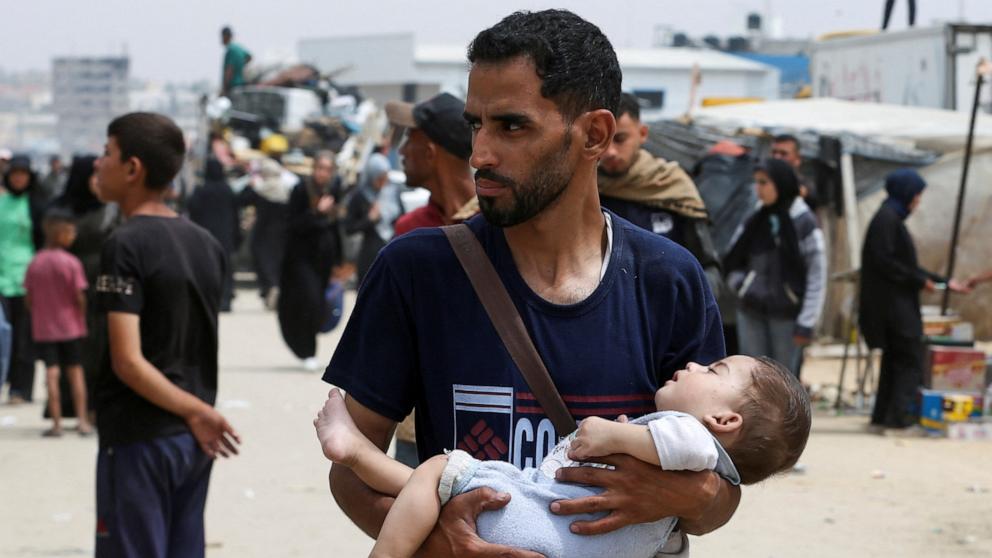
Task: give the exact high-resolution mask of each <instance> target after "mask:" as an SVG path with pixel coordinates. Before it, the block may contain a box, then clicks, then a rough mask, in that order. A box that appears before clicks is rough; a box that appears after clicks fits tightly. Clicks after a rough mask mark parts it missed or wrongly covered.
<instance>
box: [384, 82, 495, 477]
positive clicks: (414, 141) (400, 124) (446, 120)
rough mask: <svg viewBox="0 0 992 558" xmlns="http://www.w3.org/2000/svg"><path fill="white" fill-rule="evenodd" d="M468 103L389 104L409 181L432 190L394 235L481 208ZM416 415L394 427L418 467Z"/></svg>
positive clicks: (399, 455) (402, 454) (404, 453)
mask: <svg viewBox="0 0 992 558" xmlns="http://www.w3.org/2000/svg"><path fill="white" fill-rule="evenodd" d="M464 113H465V103H463V102H462V101H461V100H460V99H458V98H456V97H454V96H453V95H450V94H448V93H441V94H440V95H435V96H434V97H431V98H430V99H428V100H426V101H424V102H422V103H420V104H417V105H413V104H410V103H401V102H398V101H391V102H388V103H386V115H387V116H388V117H389V122H390V123H391V124H392V125H393V126H395V127H397V128H399V129H402V130H404V138H403V141H401V142H400V147H399V152H400V155H402V156H403V172H404V173H406V183H407V184H408V185H410V186H420V187H422V188H425V189H427V190H428V191H429V192H430V193H431V197H430V199H428V200H427V205H424V206H422V207H418V208H417V209H414V210H413V211H410V212H408V213H406V214H405V215H403V216H402V217H400V218H399V219H397V220H396V225H395V227H394V228H395V231H396V236H399V235H401V234H404V233H407V232H410V231H412V230H414V229H419V228H423V227H441V226H444V225H451V224H453V223H460V222H462V221H464V220H465V219H468V218H469V217H472V216H473V215H475V214H476V213H478V212H479V200H478V198H476V197H475V180H474V179H473V178H472V168H471V167H470V166H469V164H468V158H469V157H470V156H471V155H472V131H471V130H470V129H469V127H468V124H467V123H466V122H465V117H464V116H463V115H464ZM415 436H416V432H415V430H414V426H413V415H410V416H408V417H407V418H406V420H404V421H403V422H402V423H400V425H399V427H398V428H397V429H396V459H398V460H400V461H402V462H403V463H406V464H407V465H410V466H411V467H416V465H417V463H419V460H418V459H417V446H416V442H415Z"/></svg>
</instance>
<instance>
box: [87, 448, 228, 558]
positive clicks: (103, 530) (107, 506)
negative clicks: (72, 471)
mask: <svg viewBox="0 0 992 558" xmlns="http://www.w3.org/2000/svg"><path fill="white" fill-rule="evenodd" d="M212 466H213V460H212V459H210V458H209V457H207V455H206V454H205V453H203V451H201V450H200V446H199V445H198V444H197V443H196V439H194V438H193V435H192V434H190V433H188V432H187V433H183V434H178V435H175V436H167V437H163V438H155V439H153V440H148V441H142V442H135V443H132V444H126V445H119V446H111V447H102V448H100V454H99V457H98V458H97V466H96V503H97V504H96V515H97V526H96V558H203V556H204V546H205V544H204V540H205V539H204V537H205V535H204V529H203V508H204V507H205V505H206V502H207V487H208V485H209V483H210V470H211V467H212Z"/></svg>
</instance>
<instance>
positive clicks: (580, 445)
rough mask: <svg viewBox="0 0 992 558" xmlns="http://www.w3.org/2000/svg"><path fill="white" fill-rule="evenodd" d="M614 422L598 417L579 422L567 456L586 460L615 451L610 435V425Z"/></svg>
mask: <svg viewBox="0 0 992 558" xmlns="http://www.w3.org/2000/svg"><path fill="white" fill-rule="evenodd" d="M613 424H615V423H613V422H611V421H608V420H606V419H604V418H600V417H589V418H587V419H584V420H583V421H582V422H580V423H579V428H578V430H576V431H575V439H574V440H572V443H571V444H569V449H568V458H569V459H574V460H575V461H586V460H588V459H589V458H590V457H601V456H604V455H610V454H612V453H615V451H616V450H615V449H614V448H613V443H612V442H613V441H614V440H616V438H615V437H614V436H610V426H611V425H613Z"/></svg>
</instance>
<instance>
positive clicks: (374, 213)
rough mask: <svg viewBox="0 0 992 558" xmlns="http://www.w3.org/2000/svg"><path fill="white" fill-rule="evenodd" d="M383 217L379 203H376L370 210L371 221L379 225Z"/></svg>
mask: <svg viewBox="0 0 992 558" xmlns="http://www.w3.org/2000/svg"><path fill="white" fill-rule="evenodd" d="M381 217H382V212H381V211H380V210H379V202H375V203H373V204H372V207H370V208H369V221H372V222H373V223H378V222H379V219H380V218H381Z"/></svg>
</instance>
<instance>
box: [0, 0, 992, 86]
mask: <svg viewBox="0 0 992 558" xmlns="http://www.w3.org/2000/svg"><path fill="white" fill-rule="evenodd" d="M907 3H908V0H896V12H895V14H894V16H893V21H894V24H893V25H891V26H890V28H894V29H901V28H904V27H905V26H906V5H907ZM916 3H917V5H918V7H917V25H918V26H926V25H929V24H931V23H932V22H935V21H938V20H940V21H958V20H959V19H960V18H961V17H962V16H963V17H964V19H965V20H966V21H968V22H971V23H990V24H992V0H917V2H916ZM3 4H4V6H3V19H4V25H3V29H2V31H0V52H2V53H3V56H2V57H0V68H2V69H4V70H8V71H9V70H25V69H48V68H50V59H51V58H52V57H54V56H65V55H73V56H90V55H117V54H121V53H122V52H125V51H126V52H127V53H128V54H129V55H130V56H131V72H132V75H134V76H136V77H139V78H146V79H153V80H163V81H165V80H168V81H193V80H200V79H207V80H210V81H212V82H217V81H218V79H219V74H220V65H221V54H222V50H221V45H220V43H219V29H220V27H221V26H223V25H225V24H229V25H231V26H233V27H234V29H235V35H236V39H235V40H237V41H238V42H240V43H242V44H243V45H245V46H246V47H247V48H248V49H249V50H250V51H252V52H253V53H254V54H255V55H256V59H260V58H272V57H278V56H279V55H280V54H286V55H290V56H292V55H294V54H295V52H296V44H297V41H298V40H299V39H301V38H313V37H327V36H346V35H361V34H369V33H386V32H399V31H412V32H414V33H415V34H416V36H417V41H418V43H420V44H445V43H463V44H464V43H467V42H468V41H469V40H471V38H472V37H473V36H474V35H475V34H476V33H477V32H478V31H480V30H481V29H483V28H484V27H487V26H489V25H492V24H493V23H495V22H497V21H498V20H499V19H500V18H501V17H503V16H505V15H507V14H508V13H510V12H511V11H513V10H516V9H542V8H550V7H566V8H569V9H571V10H573V11H575V12H576V13H578V14H579V15H581V16H583V17H585V18H587V19H589V20H591V21H592V22H594V23H596V24H597V25H599V26H600V28H602V29H603V31H604V32H605V33H606V34H607V36H609V37H610V39H611V40H612V41H613V44H614V46H616V47H647V46H650V44H651V38H652V35H653V32H654V28H655V26H657V25H664V26H669V27H671V28H673V29H675V30H676V31H684V32H687V33H688V34H690V35H691V36H696V37H701V36H703V35H706V34H711V33H712V34H716V35H719V36H723V37H726V36H730V35H737V34H743V32H744V23H745V18H746V15H747V14H748V13H749V12H752V11H757V12H762V13H767V12H771V14H772V16H773V17H774V18H775V19H776V20H777V21H778V26H776V27H780V28H781V29H782V31H783V35H785V36H789V37H811V36H816V35H819V34H821V33H825V32H828V31H837V30H847V29H866V28H877V27H878V26H879V25H880V24H881V18H882V7H883V5H884V0H791V1H788V0H596V1H592V0H571V1H560V2H545V1H538V0H534V1H530V2H526V1H505V2H492V1H490V0H444V1H442V0H420V1H403V0H361V1H341V0H323V1H312V0H309V1H308V0H270V1H267V2H261V1H259V0H159V1H153V0H91V1H83V0H9V1H6V2H4V3H3ZM767 21H769V20H767V19H766V22H767ZM766 28H768V23H766Z"/></svg>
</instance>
